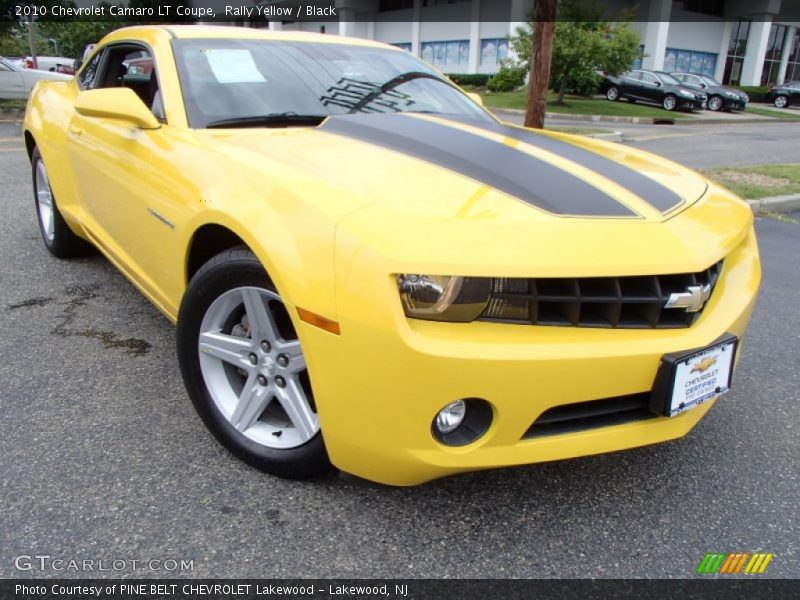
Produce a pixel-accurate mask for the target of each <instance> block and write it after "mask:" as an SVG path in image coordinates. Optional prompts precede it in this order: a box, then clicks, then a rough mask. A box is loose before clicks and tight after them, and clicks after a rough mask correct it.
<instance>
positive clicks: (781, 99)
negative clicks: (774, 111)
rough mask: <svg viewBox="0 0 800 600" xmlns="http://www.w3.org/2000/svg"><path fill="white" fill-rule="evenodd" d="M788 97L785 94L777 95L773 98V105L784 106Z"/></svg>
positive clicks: (787, 101)
mask: <svg viewBox="0 0 800 600" xmlns="http://www.w3.org/2000/svg"><path fill="white" fill-rule="evenodd" d="M788 103H789V99H788V98H787V97H786V96H778V97H776V98H775V106H776V107H778V108H786V105H787V104H788Z"/></svg>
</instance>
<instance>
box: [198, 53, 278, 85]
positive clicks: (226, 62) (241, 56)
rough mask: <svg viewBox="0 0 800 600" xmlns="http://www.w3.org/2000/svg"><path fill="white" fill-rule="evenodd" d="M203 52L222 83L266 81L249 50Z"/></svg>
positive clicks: (215, 75)
mask: <svg viewBox="0 0 800 600" xmlns="http://www.w3.org/2000/svg"><path fill="white" fill-rule="evenodd" d="M203 53H204V54H205V56H206V60H207V61H208V66H210V67H211V70H212V71H213V72H214V77H216V78H217V81H219V82H220V83H266V82H267V80H266V79H264V76H263V75H262V74H261V71H259V70H258V67H257V66H256V63H255V61H254V60H253V55H252V54H250V51H249V50H239V49H236V50H233V49H227V48H220V49H208V50H204V51H203Z"/></svg>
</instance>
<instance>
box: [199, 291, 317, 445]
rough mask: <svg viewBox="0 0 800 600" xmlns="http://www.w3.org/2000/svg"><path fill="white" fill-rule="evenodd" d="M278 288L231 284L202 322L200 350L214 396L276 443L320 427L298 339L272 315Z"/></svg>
mask: <svg viewBox="0 0 800 600" xmlns="http://www.w3.org/2000/svg"><path fill="white" fill-rule="evenodd" d="M277 308H280V310H284V311H285V309H284V308H283V302H282V301H281V299H280V296H278V294H276V293H275V292H272V291H270V290H267V289H264V288H258V287H239V288H234V289H232V290H228V291H227V292H225V293H224V294H222V295H221V296H220V297H219V298H217V299H216V300H214V302H213V303H212V304H211V306H209V308H208V310H207V311H206V314H205V316H204V317H203V321H202V323H201V324H200V336H199V341H198V352H199V354H200V370H201V372H202V374H203V380H204V381H205V384H206V387H207V389H208V392H209V394H210V395H211V398H212V400H213V401H214V404H215V405H216V407H217V409H218V410H219V411H220V413H221V414H222V415H223V416H224V417H225V419H227V420H228V422H229V423H230V424H231V425H232V426H233V427H234V428H236V429H237V430H238V431H239V432H240V433H241V434H242V435H244V436H245V437H247V438H248V439H250V440H252V441H254V442H256V443H257V444H260V445H262V446H266V447H268V448H275V449H289V448H296V447H297V446H300V445H302V444H305V443H306V442H308V441H309V440H310V439H311V438H313V437H314V436H315V435H316V434H317V432H318V431H319V418H318V417H317V414H316V411H315V407H314V404H313V396H312V395H311V389H310V382H309V380H308V374H307V372H306V361H305V357H304V356H303V351H302V349H301V348H300V341H299V340H297V339H286V338H284V337H283V335H282V333H281V328H280V327H279V325H278V321H277V319H276V315H277V313H276V309H277Z"/></svg>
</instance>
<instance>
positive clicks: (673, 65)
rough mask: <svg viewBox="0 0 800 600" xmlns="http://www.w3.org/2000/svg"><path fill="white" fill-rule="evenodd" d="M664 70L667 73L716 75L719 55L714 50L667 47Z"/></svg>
mask: <svg viewBox="0 0 800 600" xmlns="http://www.w3.org/2000/svg"><path fill="white" fill-rule="evenodd" d="M664 70H665V71H666V72H667V73H675V72H677V73H696V74H698V75H706V76H708V77H714V73H715V72H716V70H717V55H716V53H714V52H698V51H696V50H681V49H678V48H667V51H666V52H665V53H664Z"/></svg>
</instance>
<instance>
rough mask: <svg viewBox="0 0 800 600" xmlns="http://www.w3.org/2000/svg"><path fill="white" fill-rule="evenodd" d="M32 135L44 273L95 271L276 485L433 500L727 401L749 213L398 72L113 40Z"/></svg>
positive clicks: (744, 291)
mask: <svg viewBox="0 0 800 600" xmlns="http://www.w3.org/2000/svg"><path fill="white" fill-rule="evenodd" d="M23 133H24V138H25V145H26V148H27V153H28V156H29V158H30V163H31V170H32V178H33V189H34V206H35V209H36V211H37V215H38V223H39V228H40V230H41V235H42V239H43V241H44V245H45V246H46V248H47V249H48V250H49V251H50V252H51V253H52V254H53V255H55V256H57V257H59V258H68V257H73V256H78V255H81V254H84V253H86V252H87V251H93V250H97V251H99V252H100V253H102V254H103V255H104V256H105V257H106V258H107V259H108V260H109V261H110V262H111V263H112V264H113V265H114V266H115V267H117V268H118V269H119V270H120V271H121V272H122V273H123V274H124V275H125V276H126V277H127V278H128V279H129V280H130V281H131V283H132V284H133V285H134V286H136V288H138V289H139V290H140V291H141V293H143V294H144V295H145V296H146V297H147V298H148V299H149V300H150V302H152V304H153V305H155V307H157V308H158V309H159V310H160V311H161V312H162V313H163V314H164V315H165V316H166V317H167V318H168V319H169V320H170V321H171V322H173V323H175V324H176V326H177V327H176V338H177V344H176V346H177V348H176V349H177V352H176V355H175V356H176V360H177V363H178V364H179V365H180V371H181V373H182V376H183V380H184V383H185V387H186V392H187V399H186V411H192V410H193V409H192V408H191V407H190V404H189V400H191V403H192V404H193V406H194V410H196V412H197V413H198V414H199V416H200V417H201V418H202V420H203V422H204V423H205V424H206V426H207V427H208V428H209V430H210V431H211V432H212V433H213V434H214V436H215V437H216V438H217V439H218V440H219V442H220V443H221V444H222V445H224V446H225V447H226V448H227V449H228V450H230V452H232V453H233V454H234V455H236V456H238V457H239V458H241V459H242V460H244V461H246V462H247V463H249V464H250V465H253V466H255V467H257V468H259V469H262V470H263V471H265V472H267V473H270V474H273V475H277V476H280V477H288V478H297V479H302V478H309V477H315V476H318V475H320V474H323V473H326V472H329V471H330V470H331V469H338V470H340V471H341V472H344V473H348V474H351V475H354V476H357V477H360V478H363V479H367V480H370V481H374V482H379V483H382V484H388V485H396V486H408V485H416V484H420V483H423V482H426V481H429V480H432V479H435V478H439V477H443V476H447V475H452V474H456V473H461V472H466V471H474V470H480V469H490V468H496V467H505V466H512V465H523V464H530V463H538V462H543V461H552V460H559V459H566V458H571V457H578V456H585V455H591V454H598V453H604V452H610V451H615V450H622V449H626V448H632V447H636V446H642V445H646V444H654V443H657V442H664V441H667V440H674V439H676V438H680V437H682V436H684V435H686V434H687V433H688V432H689V431H690V430H691V429H692V428H693V427H694V426H695V425H696V424H697V423H698V422H699V421H700V419H702V418H703V416H704V415H705V414H706V413H707V412H708V411H709V410H710V409H711V408H712V406H714V405H715V404H717V405H718V407H717V410H723V411H724V410H725V405H726V402H729V401H735V400H733V399H732V398H731V397H729V396H726V395H725V394H726V392H727V391H728V390H729V389H730V388H731V387H735V383H736V378H735V376H734V369H735V367H736V364H737V362H738V360H739V358H740V356H741V353H742V351H746V344H745V343H743V336H744V334H745V330H746V327H747V323H748V320H749V318H750V314H751V312H752V310H753V306H754V303H755V299H756V295H757V292H758V288H759V283H760V278H761V269H760V264H759V255H758V248H757V244H756V239H755V235H754V231H753V213H752V211H751V209H750V208H749V207H748V205H747V204H746V203H745V202H743V201H742V200H740V199H739V198H737V197H736V196H735V195H733V194H732V193H731V192H730V191H728V190H726V189H724V188H722V187H720V186H719V185H717V184H715V183H712V182H711V181H709V180H707V179H705V178H704V177H702V176H701V175H699V174H697V173H695V172H693V171H691V170H688V169H686V168H685V167H682V166H680V165H678V164H675V163H673V162H670V161H668V160H665V159H663V158H659V157H657V156H654V155H651V154H648V153H646V152H643V151H640V150H636V149H633V148H630V147H625V146H622V145H619V144H614V143H611V142H604V141H600V140H596V139H589V138H586V137H581V136H576V135H569V134H564V133H555V132H550V131H540V130H532V129H526V128H523V127H518V126H514V125H510V124H506V123H503V122H501V121H499V120H498V119H497V118H496V117H495V116H493V115H492V114H491V113H489V112H488V111H487V110H485V109H484V108H483V106H482V103H481V101H480V98H479V97H477V96H475V95H472V94H467V93H465V92H464V91H463V90H462V89H461V88H459V87H458V86H457V85H455V84H454V83H452V82H451V81H450V80H449V79H448V78H447V77H446V76H445V75H443V74H442V73H440V72H439V71H437V70H435V69H434V68H433V67H431V66H429V65H428V64H426V63H424V62H422V61H421V60H419V59H417V58H415V57H414V56H412V55H411V54H409V53H408V52H406V51H404V50H402V49H399V48H395V47H392V46H389V45H385V44H381V43H377V42H373V41H367V40H361V39H351V38H346V37H338V36H324V35H318V34H310V33H302V32H289V31H286V32H268V31H257V30H254V29H242V28H228V27H214V26H202V25H194V26H190V25H183V26H180V25H178V26H172V25H163V26H156V25H153V26H137V27H130V28H124V29H120V30H118V31H116V32H114V33H111V34H110V35H108V36H107V37H105V38H104V39H103V40H101V41H100V43H98V44H97V46H96V47H95V48H94V49H93V51H92V52H91V54H89V55H88V56H87V57H86V59H85V60H84V61H83V64H82V65H81V66H80V68H79V69H78V70H77V73H76V75H75V77H74V78H71V79H61V80H55V79H54V80H42V81H39V82H38V83H37V84H36V86H35V88H34V89H33V91H32V93H31V96H30V100H29V102H28V106H27V110H26V113H25V119H24V126H23ZM167 326H168V325H166V324H165V327H167ZM687 451H688V450H687Z"/></svg>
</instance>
